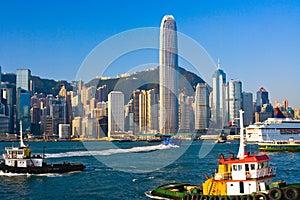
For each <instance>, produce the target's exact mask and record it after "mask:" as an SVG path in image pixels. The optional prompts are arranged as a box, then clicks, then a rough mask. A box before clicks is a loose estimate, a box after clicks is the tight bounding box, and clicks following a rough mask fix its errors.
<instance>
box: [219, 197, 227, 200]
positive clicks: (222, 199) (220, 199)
mask: <svg viewBox="0 0 300 200" xmlns="http://www.w3.org/2000/svg"><path fill="white" fill-rule="evenodd" d="M219 200H228V197H227V196H220V197H219Z"/></svg>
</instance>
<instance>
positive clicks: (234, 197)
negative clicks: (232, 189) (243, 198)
mask: <svg viewBox="0 0 300 200" xmlns="http://www.w3.org/2000/svg"><path fill="white" fill-rule="evenodd" d="M230 200H240V197H239V196H231V197H230Z"/></svg>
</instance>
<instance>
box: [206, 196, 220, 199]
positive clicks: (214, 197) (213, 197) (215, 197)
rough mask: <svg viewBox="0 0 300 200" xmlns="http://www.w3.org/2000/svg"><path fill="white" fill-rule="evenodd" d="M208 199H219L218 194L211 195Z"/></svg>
mask: <svg viewBox="0 0 300 200" xmlns="http://www.w3.org/2000/svg"><path fill="white" fill-rule="evenodd" d="M208 200H218V197H217V196H210V197H209V199H208Z"/></svg>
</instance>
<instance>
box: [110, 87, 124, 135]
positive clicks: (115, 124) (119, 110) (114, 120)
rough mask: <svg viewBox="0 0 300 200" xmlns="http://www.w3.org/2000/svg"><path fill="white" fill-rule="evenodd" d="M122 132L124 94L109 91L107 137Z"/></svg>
mask: <svg viewBox="0 0 300 200" xmlns="http://www.w3.org/2000/svg"><path fill="white" fill-rule="evenodd" d="M122 132H124V94H123V93H122V92H120V91H111V92H110V93H109V94H108V137H111V136H113V135H114V134H117V133H122Z"/></svg>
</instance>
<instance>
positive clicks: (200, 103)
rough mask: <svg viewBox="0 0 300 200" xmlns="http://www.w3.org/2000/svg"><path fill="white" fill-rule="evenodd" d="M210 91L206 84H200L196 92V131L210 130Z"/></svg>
mask: <svg viewBox="0 0 300 200" xmlns="http://www.w3.org/2000/svg"><path fill="white" fill-rule="evenodd" d="M209 118H210V113H209V89H208V86H207V84H206V83H201V84H200V83H198V84H197V86H196V92H195V130H205V129H207V128H209Z"/></svg>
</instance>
